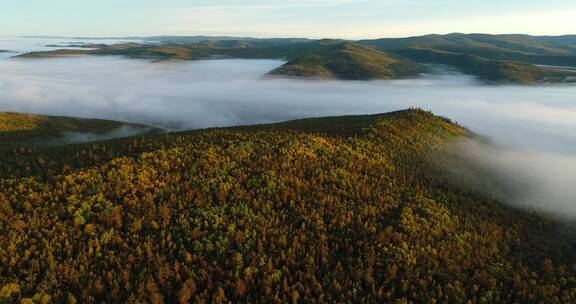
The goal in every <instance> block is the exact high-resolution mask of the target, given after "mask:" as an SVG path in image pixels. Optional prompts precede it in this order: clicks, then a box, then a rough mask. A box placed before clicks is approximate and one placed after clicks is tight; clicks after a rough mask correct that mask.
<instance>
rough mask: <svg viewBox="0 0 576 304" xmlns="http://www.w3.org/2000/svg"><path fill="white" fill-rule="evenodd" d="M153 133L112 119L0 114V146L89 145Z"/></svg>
mask: <svg viewBox="0 0 576 304" xmlns="http://www.w3.org/2000/svg"><path fill="white" fill-rule="evenodd" d="M154 130H156V129H154V128H151V127H148V126H143V125H137V124H131V123H125V122H119V121H111V120H101V119H83V118H72V117H57V116H45V115H34V114H24V113H12V112H0V147H7V146H15V145H16V146H22V145H25V146H31V145H38V144H43V145H57V144H66V143H78V142H90V141H97V140H105V139H110V138H119V137H127V136H133V135H137V134H142V133H147V132H152V131H154Z"/></svg>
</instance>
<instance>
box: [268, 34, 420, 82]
mask: <svg viewBox="0 0 576 304" xmlns="http://www.w3.org/2000/svg"><path fill="white" fill-rule="evenodd" d="M426 70H427V69H426V68H425V67H424V66H421V65H419V64H417V63H415V62H411V61H409V60H407V59H402V58H399V57H397V56H392V55H389V54H386V53H384V52H380V51H377V50H375V49H372V48H367V47H363V46H359V45H355V44H352V43H349V42H343V43H339V44H336V45H329V46H324V47H321V48H320V49H318V50H314V51H311V52H309V53H306V54H304V55H302V56H299V57H296V58H294V59H292V60H290V61H289V62H288V63H286V64H285V65H283V66H282V67H280V68H278V69H276V70H274V71H272V72H270V75H276V76H280V75H281V76H290V77H309V78H323V79H345V80H370V79H398V78H406V77H415V76H417V75H418V74H420V73H422V72H425V71H426Z"/></svg>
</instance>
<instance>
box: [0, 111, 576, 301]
mask: <svg viewBox="0 0 576 304" xmlns="http://www.w3.org/2000/svg"><path fill="white" fill-rule="evenodd" d="M468 136H469V134H468V132H467V131H466V130H464V129H462V128H460V127H458V126H457V125H454V124H452V123H451V122H450V121H448V120H446V119H443V118H440V117H436V116H434V115H432V114H430V113H428V112H424V111H420V110H408V111H400V112H395V113H389V114H380V115H367V116H352V117H332V118H318V119H306V120H299V121H292V122H288V123H281V124H273V125H263V126H247V127H236V128H225V129H211V130H200V131H192V132H184V133H177V134H164V135H152V136H145V137H138V138H132V139H125V140H117V141H114V142H110V143H100V144H91V145H80V146H70V147H61V148H55V147H51V148H33V149H29V150H27V151H21V150H19V151H21V152H20V153H18V155H15V154H11V153H5V154H3V155H1V156H2V159H3V162H2V163H0V166H1V168H3V169H2V173H4V174H3V175H6V174H7V173H9V174H8V175H10V176H12V177H13V178H2V179H0V233H1V235H2V236H4V237H2V238H0V261H2V263H0V273H1V274H2V275H1V276H0V290H1V291H0V300H2V301H4V302H16V303H19V302H20V301H22V300H24V301H37V302H38V301H44V302H79V303H100V302H108V303H118V302H153V303H174V302H177V303H188V302H191V301H193V302H221V303H225V302H240V303H243V302H246V303H254V302H259V303H263V302H266V303H282V302H293V303H298V302H326V303H347V302H371V303H373V302H398V303H402V302H403V303H407V302H408V303H409V302H434V301H435V302H437V303H465V302H466V301H471V302H477V303H490V302H495V303H506V302H508V303H514V302H516V303H518V302H522V303H525V302H545V303H571V302H574V300H575V299H576V292H575V289H574V288H575V287H576V277H575V273H574V269H575V268H574V265H575V259H574V256H575V255H574V254H573V253H574V245H573V243H571V242H570V241H569V238H567V237H563V236H560V235H558V234H557V230H556V229H557V228H558V226H556V225H555V224H554V223H553V222H551V221H549V220H546V219H544V218H541V217H538V216H536V215H532V214H529V213H525V212H521V211H517V210H513V209H511V208H508V207H504V206H503V205H500V204H499V203H498V202H497V201H494V200H492V199H488V198H485V197H483V196H480V195H478V194H477V193H475V192H473V191H471V190H470V189H464V188H460V187H457V186H455V185H453V184H451V183H450V177H449V176H447V174H446V173H445V171H443V170H441V168H439V167H437V163H436V162H435V161H434V159H435V157H432V156H433V155H437V154H438V153H440V154H442V155H445V154H444V153H445V149H447V148H448V146H447V144H450V143H453V142H455V141H457V140H458V139H459V138H464V137H468ZM0 153H4V152H2V151H0ZM49 156H50V157H49ZM446 156H447V155H446ZM39 160H43V161H39ZM26 167H28V168H27V169H24V168H26ZM71 168H76V169H75V170H71Z"/></svg>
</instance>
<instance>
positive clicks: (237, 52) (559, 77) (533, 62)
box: [20, 33, 576, 84]
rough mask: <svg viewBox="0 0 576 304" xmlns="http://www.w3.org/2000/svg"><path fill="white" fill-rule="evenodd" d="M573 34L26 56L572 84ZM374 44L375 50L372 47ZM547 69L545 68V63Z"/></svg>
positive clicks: (163, 45) (182, 41) (134, 47)
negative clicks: (457, 74)
mask: <svg viewBox="0 0 576 304" xmlns="http://www.w3.org/2000/svg"><path fill="white" fill-rule="evenodd" d="M575 37H576V36H528V35H487V34H459V33H455V34H449V35H426V36H418V37H408V38H384V39H374V40H360V41H355V42H351V41H343V40H326V39H324V40H307V39H288V38H286V39H256V38H233V37H220V38H218V37H181V38H176V37H163V38H159V39H158V40H156V42H155V43H147V44H138V43H129V44H120V45H117V46H115V45H110V46H105V47H100V48H98V49H95V50H66V49H62V50H56V51H48V52H33V53H28V54H23V55H20V56H21V57H27V58H34V57H36V58H42V57H60V56H69V55H121V56H126V57H129V58H142V59H153V60H202V59H211V58H251V59H285V60H287V61H288V63H287V64H286V65H285V66H283V67H281V68H280V69H278V70H275V71H272V73H271V74H273V75H284V76H293V77H302V76H303V77H311V78H339V79H351V80H369V79H397V78H405V77H410V76H415V75H418V74H419V73H420V72H422V71H424V70H425V68H423V67H422V65H420V64H422V63H439V64H445V65H451V66H454V67H456V68H458V69H459V70H461V71H462V72H464V73H467V74H470V75H475V76H478V77H479V78H480V79H482V80H485V81H487V82H489V83H491V84H501V83H503V84H508V83H518V84H541V83H564V82H575V81H576V73H575V72H573V71H567V70H565V69H563V68H562V67H576V38H575ZM376 49H377V50H376ZM544 66H548V67H544Z"/></svg>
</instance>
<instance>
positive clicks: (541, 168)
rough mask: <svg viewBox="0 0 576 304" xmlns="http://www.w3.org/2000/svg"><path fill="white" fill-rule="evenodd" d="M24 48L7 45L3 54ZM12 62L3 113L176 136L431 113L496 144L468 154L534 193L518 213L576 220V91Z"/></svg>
mask: <svg viewBox="0 0 576 304" xmlns="http://www.w3.org/2000/svg"><path fill="white" fill-rule="evenodd" d="M42 42H44V40H42ZM20 43H21V44H20V46H19V47H20V48H19V51H22V50H23V49H24V48H25V47H24V44H25V43H23V42H20ZM14 45H17V43H16V42H13V43H12V45H11V44H9V43H8V44H7V43H6V42H4V43H3V44H0V49H7V50H10V49H9V47H10V46H14ZM35 46H36V47H39V48H40V42H38V41H37V44H36V45H35ZM29 49H34V47H30V48H29ZM6 54H12V55H14V53H3V55H2V59H0V111H16V112H29V113H37V114H48V115H67V116H76V117H86V118H103V119H113V120H124V121H129V122H135V123H144V124H149V125H152V126H155V127H161V128H164V129H166V130H170V131H172V130H187V129H196V128H208V127H220V126H232V125H245V124H260V123H268V122H279V121H285V120H290V119H297V118H305V117H318V116H333V115H351V114H370V113H382V112H389V111H394V110H400V109H406V108H410V107H419V108H422V109H425V110H430V111H432V112H433V113H435V114H439V115H443V116H445V117H448V118H450V119H452V120H453V121H455V122H457V123H459V124H461V125H462V126H465V127H467V128H469V129H470V130H472V131H474V132H476V133H479V134H481V135H484V136H487V137H489V138H490V139H491V140H492V141H493V143H495V144H496V146H497V148H495V147H492V146H490V147H488V146H484V145H481V144H478V143H476V144H467V145H465V146H463V150H465V151H467V152H466V153H467V154H468V155H469V156H471V157H474V158H475V159H479V160H481V161H483V162H485V164H486V165H488V166H490V167H493V168H494V169H495V170H498V172H499V174H500V176H501V177H503V178H504V179H507V180H517V179H519V180H520V181H521V184H522V185H526V186H525V187H524V188H523V191H524V192H523V193H522V195H519V196H516V197H512V198H510V201H511V202H512V203H518V204H522V205H526V206H529V207H534V208H536V209H542V210H546V211H551V212H554V213H562V214H564V215H569V216H572V215H576V204H574V203H573V198H574V197H576V188H575V187H573V184H574V182H576V98H575V97H576V86H570V85H555V86H489V85H485V84H483V83H481V82H480V81H478V80H476V79H475V78H473V77H471V76H467V75H463V74H460V73H456V72H453V71H452V72H448V71H442V72H439V73H438V74H434V75H423V76H422V77H421V78H418V79H407V80H393V81H370V82H359V81H319V80H293V79H273V78H269V77H266V76H265V75H266V73H267V72H269V71H270V70H272V69H274V68H276V67H278V66H280V65H281V64H282V63H283V62H282V61H279V60H238V59H223V60H204V61H188V62H152V61H146V60H132V59H123V58H120V57H70V58H53V59H16V58H9V56H7V55H6Z"/></svg>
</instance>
